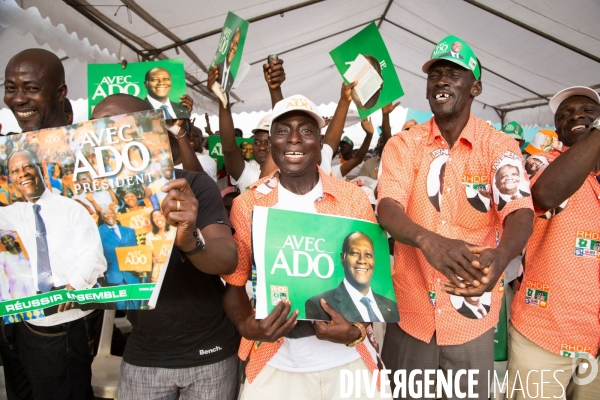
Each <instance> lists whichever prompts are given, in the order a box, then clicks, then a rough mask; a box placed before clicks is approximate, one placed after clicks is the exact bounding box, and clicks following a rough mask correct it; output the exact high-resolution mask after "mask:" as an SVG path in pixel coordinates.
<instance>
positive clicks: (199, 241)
mask: <svg viewBox="0 0 600 400" xmlns="http://www.w3.org/2000/svg"><path fill="white" fill-rule="evenodd" d="M193 235H194V238H195V239H196V247H194V248H193V249H192V250H190V251H184V253H185V255H186V256H193V255H194V254H196V253H198V252H199V251H201V250H204V248H205V247H206V244H205V243H204V237H203V236H202V232H200V228H196V231H195V232H194V233H193Z"/></svg>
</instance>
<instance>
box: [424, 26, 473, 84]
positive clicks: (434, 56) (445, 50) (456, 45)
mask: <svg viewBox="0 0 600 400" xmlns="http://www.w3.org/2000/svg"><path fill="white" fill-rule="evenodd" d="M439 60H448V61H452V62H453V63H455V64H458V65H460V66H461V67H463V68H466V69H468V70H469V71H471V72H473V75H475V79H479V78H480V77H481V70H480V67H479V62H477V57H475V53H473V50H472V49H471V47H470V46H469V45H468V44H467V42H465V41H464V40H462V39H461V38H458V37H456V36H452V35H450V36H448V37H445V38H444V39H442V40H441V41H440V42H439V43H438V44H437V46H435V48H434V49H433V52H432V53H431V59H430V60H429V61H427V62H426V63H425V64H423V72H425V73H428V72H429V67H431V65H433V63H435V62H436V61H439Z"/></svg>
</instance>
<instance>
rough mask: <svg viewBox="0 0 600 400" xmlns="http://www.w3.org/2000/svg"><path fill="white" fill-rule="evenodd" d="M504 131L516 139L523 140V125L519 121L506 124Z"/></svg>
mask: <svg viewBox="0 0 600 400" xmlns="http://www.w3.org/2000/svg"><path fill="white" fill-rule="evenodd" d="M502 132H504V133H506V134H507V135H508V136H510V137H512V138H514V139H517V140H523V127H522V126H521V125H519V123H518V122H517V121H510V122H509V123H508V124H506V125H504V128H502Z"/></svg>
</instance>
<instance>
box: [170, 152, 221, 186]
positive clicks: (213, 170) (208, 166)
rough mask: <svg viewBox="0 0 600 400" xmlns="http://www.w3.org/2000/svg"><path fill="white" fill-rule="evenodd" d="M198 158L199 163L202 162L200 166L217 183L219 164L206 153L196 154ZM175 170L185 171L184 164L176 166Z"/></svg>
mask: <svg viewBox="0 0 600 400" xmlns="http://www.w3.org/2000/svg"><path fill="white" fill-rule="evenodd" d="M196 157H198V161H200V165H201V166H202V169H203V170H204V172H206V174H207V175H208V176H210V177H211V178H212V180H213V181H215V182H216V181H217V162H216V161H215V160H213V158H212V157H211V156H209V155H208V154H205V153H198V152H196ZM175 168H177V169H183V164H179V165H176V166H175Z"/></svg>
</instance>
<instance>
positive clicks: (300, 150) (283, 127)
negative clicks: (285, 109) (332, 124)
mask: <svg viewBox="0 0 600 400" xmlns="http://www.w3.org/2000/svg"><path fill="white" fill-rule="evenodd" d="M271 155H272V157H273V161H274V162H275V164H276V165H277V166H278V167H279V169H280V170H281V174H282V175H289V176H290V177H297V176H304V175H306V174H314V173H316V172H317V165H318V164H319V161H320V159H321V134H320V129H319V125H318V124H317V121H315V120H314V119H313V118H312V117H311V116H310V115H309V114H307V113H305V112H302V111H291V112H289V113H287V114H284V115H282V116H281V117H279V118H277V121H274V122H273V125H272V127H271Z"/></svg>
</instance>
